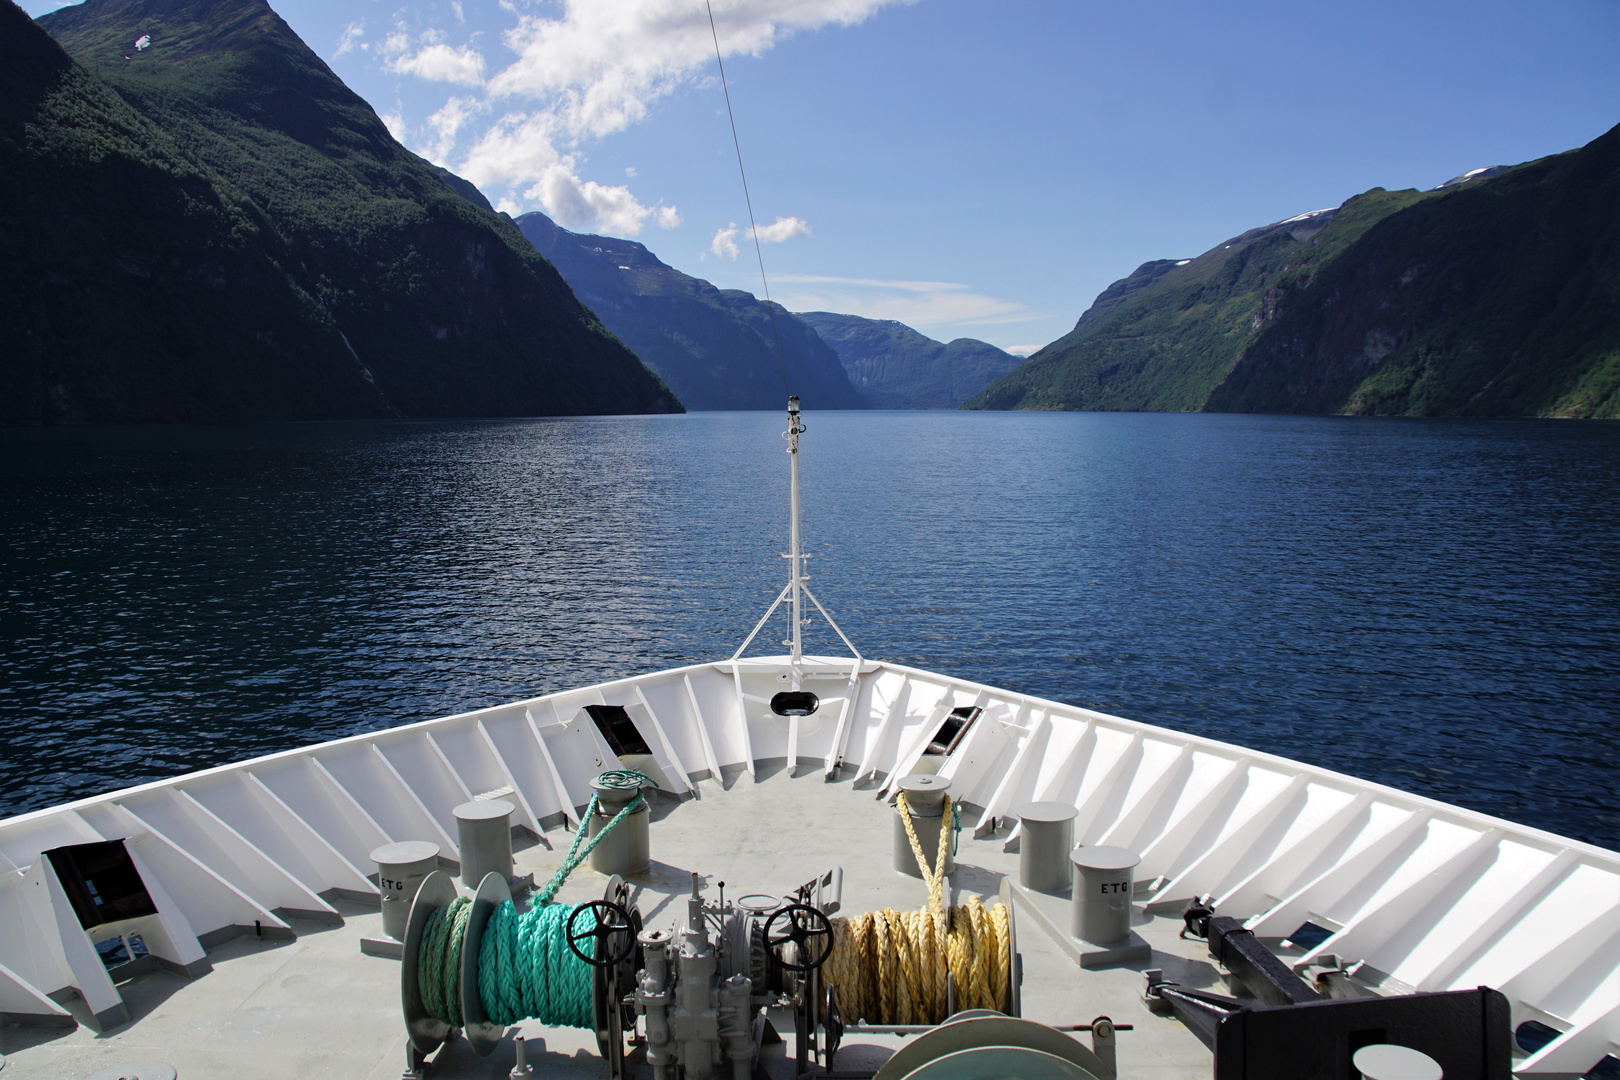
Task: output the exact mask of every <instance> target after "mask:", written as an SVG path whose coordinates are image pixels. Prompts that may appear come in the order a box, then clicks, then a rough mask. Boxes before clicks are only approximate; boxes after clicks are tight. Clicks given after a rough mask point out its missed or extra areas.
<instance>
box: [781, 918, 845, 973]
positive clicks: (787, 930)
mask: <svg viewBox="0 0 1620 1080" xmlns="http://www.w3.org/2000/svg"><path fill="white" fill-rule="evenodd" d="M784 919H785V920H786V925H785V926H784V927H783V929H782V930H780V931H777V930H775V927H776V924H777V923H778V922H779V921H782V920H784ZM790 941H791V942H793V944H795V945H797V946H798V957H797V959H798V960H799V961H800V963H797V964H790V963H788V962H787V961H786V960H784V959H782V946H784V945H786V944H787V943H788V942H790ZM816 941H819V942H820V944H819V946H818V947H816V948H811V942H816ZM832 945H833V939H832V923H830V922H828V921H827V916H825V915H823V914H822V913H821V912H820V911H819V910H818V909H816V908H813V907H811V906H810V905H809V904H789V905H787V906H786V907H783V908H777V909H776V910H775V911H773V912H771V917H770V918H769V919H766V920H765V948H766V950H768V951H769V952H770V954H771V959H772V960H774V961H776V963H778V964H780V965H781V966H782V967H784V968H786V969H787V970H788V971H814V970H816V968H818V967H820V966H821V965H822V964H825V963H826V962H827V957H829V956H831V955H832Z"/></svg>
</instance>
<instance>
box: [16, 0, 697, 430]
mask: <svg viewBox="0 0 1620 1080" xmlns="http://www.w3.org/2000/svg"><path fill="white" fill-rule="evenodd" d="M0 7H3V10H0V22H3V24H4V25H3V26H0V268H3V269H0V335H4V336H5V337H6V338H8V339H9V340H11V341H13V342H14V343H20V347H18V348H15V349H8V350H6V351H4V353H3V354H0V422H7V423H24V424H39V423H82V422H92V423H96V422H116V421H152V420H160V421H161V420H203V421H207V420H226V419H311V418H330V417H353V416H365V417H369V416H393V415H407V416H446V415H463V416H465V415H484V416H489V415H524V414H558V413H583V412H642V411H664V410H669V409H673V408H679V404H678V402H677V401H676V400H675V398H674V396H673V395H672V394H670V392H669V391H668V389H667V388H666V387H665V386H664V385H663V384H662V383H660V382H659V380H658V379H657V377H656V376H654V375H653V374H652V373H651V372H649V371H647V369H646V368H645V367H644V366H643V365H642V364H640V362H639V361H637V360H636V358H635V357H634V356H633V355H631V354H630V353H629V352H628V351H627V350H626V349H624V347H623V346H622V345H620V344H619V343H618V342H616V341H615V340H614V339H613V338H612V337H611V335H609V334H608V333H607V332H606V331H605V330H604V329H603V328H602V327H601V325H600V324H599V323H598V322H597V320H596V319H595V318H594V317H593V316H592V315H591V313H590V312H589V311H587V310H586V309H585V308H584V307H583V306H581V305H580V304H579V302H578V301H577V300H576V299H575V298H574V297H573V295H572V293H571V292H570V291H569V290H568V288H567V286H566V285H565V284H564V283H563V281H562V280H561V278H560V277H558V275H557V274H556V272H555V270H553V269H552V268H551V267H550V266H549V265H547V264H546V263H545V261H544V260H543V259H541V258H540V257H539V256H538V255H537V254H536V253H535V252H534V251H533V249H532V247H531V246H530V245H529V244H528V243H526V242H525V241H524V240H523V238H522V237H521V236H520V235H519V234H518V233H517V232H516V230H515V229H514V228H513V227H512V226H511V224H510V223H509V222H506V221H504V220H503V219H502V218H500V217H499V216H497V215H495V214H494V213H492V212H490V211H489V210H487V209H484V208H480V207H478V206H476V205H474V203H472V202H470V201H468V199H466V198H463V197H462V196H461V195H459V194H458V193H457V192H456V191H455V190H453V189H452V187H451V186H449V184H448V183H447V182H446V180H445V179H443V178H442V177H441V176H440V175H439V174H438V170H435V169H434V168H433V167H432V166H431V165H429V164H427V163H426V162H424V161H422V160H421V159H419V158H417V157H415V155H413V154H410V153H409V152H408V151H406V150H405V149H404V148H403V147H401V146H399V144H397V143H396V142H394V140H393V139H392V138H391V137H390V136H389V135H388V132H387V130H386V128H384V127H383V125H382V123H381V121H380V120H378V118H377V117H376V115H375V114H374V113H373V112H372V110H371V109H370V107H369V106H367V105H366V104H365V102H363V101H361V100H360V99H359V98H358V97H356V96H355V95H354V94H353V93H351V92H350V91H349V90H348V89H347V88H346V87H344V86H343V84H342V83H341V82H340V81H339V80H338V79H337V78H336V76H334V75H333V74H332V73H331V71H330V70H329V69H327V68H326V66H325V64H323V63H322V62H321V61H320V59H319V58H318V57H316V56H315V55H314V53H312V52H310V51H309V50H308V49H307V48H306V47H305V46H304V44H303V43H302V42H301V41H299V39H298V38H297V36H296V35H294V34H293V33H292V31H291V30H290V29H289V28H288V27H287V26H286V24H285V23H284V22H282V21H281V19H280V18H279V17H277V16H276V15H275V13H274V12H273V11H271V10H270V8H269V7H268V6H266V5H265V4H264V3H263V2H262V0H216V2H208V0H89V2H88V3H85V4H82V5H80V6H78V7H71V8H63V9H61V10H59V11H57V12H53V13H51V14H50V15H49V16H46V17H45V18H44V19H43V20H41V22H40V24H38V25H36V24H34V23H33V22H32V21H31V20H29V19H28V18H27V16H26V15H25V14H24V13H23V12H22V11H21V10H20V9H18V8H16V7H15V6H14V5H12V4H11V3H10V2H9V0H0ZM41 26H43V27H45V28H46V29H49V30H50V31H52V32H53V33H54V34H55V35H57V39H58V40H53V39H52V37H51V36H49V35H47V34H46V33H44V32H43V31H42V30H41V28H40V27H41ZM140 38H146V39H147V41H146V46H145V47H143V48H140V49H136V48H134V44H135V42H136V41H137V40H138V39H140ZM59 42H60V43H61V44H60V45H59ZM61 45H65V46H66V48H67V53H73V54H76V55H75V57H74V58H70V57H69V55H67V53H64V50H63V48H62V47H61ZM126 57H128V59H126Z"/></svg>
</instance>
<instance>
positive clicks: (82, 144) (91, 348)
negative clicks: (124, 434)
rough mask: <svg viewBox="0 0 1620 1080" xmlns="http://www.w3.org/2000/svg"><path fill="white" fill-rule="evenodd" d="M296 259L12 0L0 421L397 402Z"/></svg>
mask: <svg viewBox="0 0 1620 1080" xmlns="http://www.w3.org/2000/svg"><path fill="white" fill-rule="evenodd" d="M289 258H290V252H289V251H288V249H287V248H286V246H285V245H284V244H282V243H281V241H280V238H279V237H278V236H277V235H276V233H275V230H274V229H273V228H272V227H271V226H270V224H269V223H268V222H267V221H266V219H265V217H264V215H263V214H262V213H261V212H260V211H259V209H258V207H256V206H255V205H254V204H253V203H252V201H251V200H250V199H248V198H247V197H246V196H245V195H244V194H243V193H242V192H241V191H239V190H238V189H236V188H235V187H234V186H232V185H231V184H230V183H229V182H227V181H225V180H224V179H223V178H221V177H220V176H219V175H218V174H217V173H215V172H214V171H213V170H211V169H208V168H207V167H205V166H202V165H200V164H198V163H197V162H195V161H194V160H192V159H191V158H190V157H189V156H188V155H187V154H186V153H185V152H184V151H183V149H182V148H181V147H180V146H178V145H177V144H176V143H175V141H174V140H173V139H172V138H170V137H169V135H168V134H167V133H166V132H164V131H163V130H161V129H160V128H158V127H157V126H156V125H154V124H153V123H151V122H150V121H148V120H147V119H146V118H145V117H143V116H141V115H140V114H139V113H137V112H136V111H135V110H134V109H132V108H130V106H129V105H128V104H126V103H125V102H124V100H123V99H122V98H120V97H119V96H118V94H117V93H115V92H114V91H113V89H112V88H111V87H110V86H108V85H107V84H106V83H105V82H104V81H103V80H102V79H100V78H98V77H97V76H95V75H93V74H91V73H90V72H88V71H86V70H85V69H84V68H82V67H80V66H79V65H78V64H75V63H74V62H73V61H72V60H71V59H70V58H69V57H68V56H67V54H66V53H64V52H63V51H62V50H61V48H60V47H59V46H58V45H57V44H56V42H55V41H53V40H52V39H51V37H50V36H49V35H48V34H46V33H45V31H44V30H42V29H41V28H40V27H38V26H36V25H35V24H34V22H33V20H32V19H30V18H29V17H28V16H27V15H26V14H25V13H24V12H23V11H22V9H21V8H18V7H17V6H16V5H15V4H12V3H11V2H10V0H0V340H4V341H5V342H6V344H5V346H4V347H0V422H3V423H10V424H39V423H73V422H82V421H116V420H141V419H216V418H217V419H236V418H247V417H252V416H261V415H272V416H283V417H289V418H307V417H317V416H331V415H337V416H389V415H392V414H393V409H392V408H391V406H390V405H389V403H388V401H387V399H386V398H385V397H384V395H383V394H382V393H381V392H380V391H379V390H378V388H377V386H376V384H375V382H374V381H373V380H372V378H371V377H370V376H369V374H368V373H367V371H366V369H365V367H364V365H362V364H361V363H360V362H359V361H358V360H357V359H356V358H355V357H354V355H353V354H352V353H351V352H350V351H349V350H348V349H347V348H345V347H344V344H343V340H342V337H341V336H340V335H339V332H338V330H337V328H336V326H335V325H334V324H333V322H332V320H331V317H330V316H329V315H328V314H327V313H326V312H325V311H323V310H322V308H321V306H320V302H319V301H318V300H317V298H316V297H315V296H314V295H313V294H312V293H311V292H309V291H307V290H306V289H304V288H302V287H301V286H300V283H299V282H298V281H297V280H295V279H294V278H293V277H292V276H291V275H289V274H288V273H287V272H286V269H285V267H286V265H287V262H288V260H289Z"/></svg>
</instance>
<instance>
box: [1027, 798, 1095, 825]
mask: <svg viewBox="0 0 1620 1080" xmlns="http://www.w3.org/2000/svg"><path fill="white" fill-rule="evenodd" d="M1013 815H1014V816H1015V817H1017V818H1018V820H1019V821H1035V822H1042V823H1056V822H1060V821H1073V820H1074V819H1075V818H1076V817H1079V816H1080V808H1079V807H1078V806H1070V805H1069V804H1068V803H1066V802H1027V803H1024V804H1023V805H1021V806H1019V807H1018V808H1017V809H1016V810H1014V811H1013Z"/></svg>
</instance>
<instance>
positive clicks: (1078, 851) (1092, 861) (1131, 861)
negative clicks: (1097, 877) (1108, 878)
mask: <svg viewBox="0 0 1620 1080" xmlns="http://www.w3.org/2000/svg"><path fill="white" fill-rule="evenodd" d="M1069 861H1071V862H1073V863H1074V865H1076V866H1078V867H1080V868H1081V869H1082V870H1133V869H1135V868H1136V864H1137V863H1139V862H1141V861H1142V856H1140V855H1138V854H1137V853H1136V852H1134V851H1132V850H1131V849H1130V848H1122V847H1086V846H1085V845H1084V844H1082V845H1081V846H1080V847H1077V848H1075V849H1074V850H1073V851H1071V852H1069Z"/></svg>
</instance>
